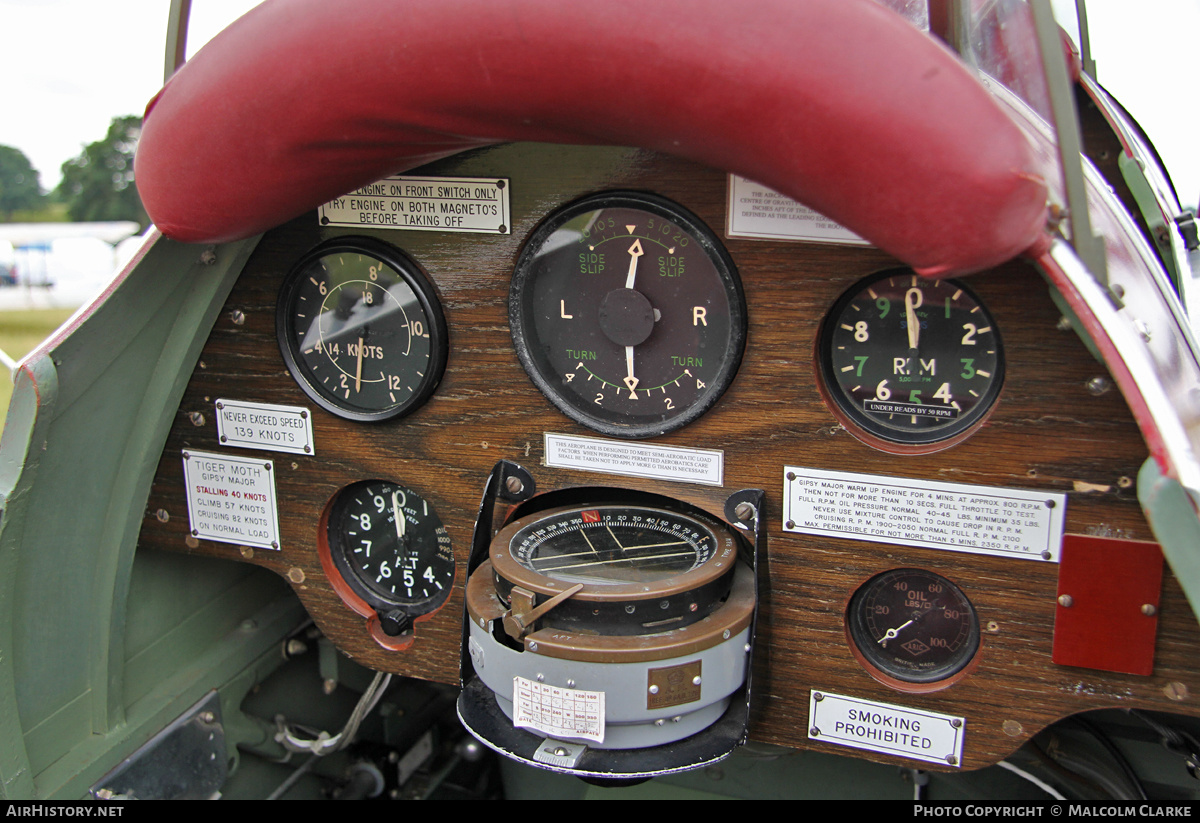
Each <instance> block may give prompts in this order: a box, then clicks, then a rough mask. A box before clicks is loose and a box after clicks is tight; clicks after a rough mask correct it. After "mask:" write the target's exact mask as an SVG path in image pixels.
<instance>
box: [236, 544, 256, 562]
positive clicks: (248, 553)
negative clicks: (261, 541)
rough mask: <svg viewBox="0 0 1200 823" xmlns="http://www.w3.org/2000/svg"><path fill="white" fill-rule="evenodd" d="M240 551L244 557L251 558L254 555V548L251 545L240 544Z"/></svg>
mask: <svg viewBox="0 0 1200 823" xmlns="http://www.w3.org/2000/svg"><path fill="white" fill-rule="evenodd" d="M238 551H239V552H240V553H241V555H242V557H244V558H246V559H247V560H249V559H250V558H251V557H254V549H252V548H251V547H250V546H238Z"/></svg>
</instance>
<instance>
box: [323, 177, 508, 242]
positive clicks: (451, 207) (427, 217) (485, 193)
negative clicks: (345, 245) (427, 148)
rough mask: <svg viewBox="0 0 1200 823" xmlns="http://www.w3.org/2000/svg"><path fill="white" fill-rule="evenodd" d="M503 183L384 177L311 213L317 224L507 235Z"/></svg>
mask: <svg viewBox="0 0 1200 823" xmlns="http://www.w3.org/2000/svg"><path fill="white" fill-rule="evenodd" d="M508 182H509V181H508V180H507V179H505V178H496V177H406V176H404V175H396V176H395V177H385V178H384V179H383V180H380V181H379V182H377V183H371V184H369V185H366V186H363V187H362V188H359V189H355V190H354V191H352V192H350V193H349V194H347V195H345V196H343V197H338V198H335V199H333V200H330V201H329V202H328V203H326V204H325V205H323V206H321V207H320V208H319V209H318V214H317V217H318V219H319V220H320V222H321V225H322V226H346V227H350V228H358V229H361V228H374V229H415V230H417V231H452V232H469V233H473V234H509V233H510V232H511V230H512V228H511V227H512V220H511V219H510V214H511V211H510V209H509V197H508V192H509V185H508Z"/></svg>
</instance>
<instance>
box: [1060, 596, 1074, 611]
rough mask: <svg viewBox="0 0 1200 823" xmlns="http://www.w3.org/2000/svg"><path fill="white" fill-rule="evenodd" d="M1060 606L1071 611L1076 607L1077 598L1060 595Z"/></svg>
mask: <svg viewBox="0 0 1200 823" xmlns="http://www.w3.org/2000/svg"><path fill="white" fill-rule="evenodd" d="M1058 605H1060V606H1062V607H1063V608H1064V609H1069V608H1071V607H1072V606H1074V605H1075V598H1074V597H1071V595H1069V594H1060V595H1059V596H1058Z"/></svg>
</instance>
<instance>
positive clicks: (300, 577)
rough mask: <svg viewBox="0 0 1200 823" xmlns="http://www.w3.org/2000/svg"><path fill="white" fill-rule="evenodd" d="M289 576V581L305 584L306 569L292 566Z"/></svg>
mask: <svg viewBox="0 0 1200 823" xmlns="http://www.w3.org/2000/svg"><path fill="white" fill-rule="evenodd" d="M287 576H288V580H290V581H292V582H293V583H303V582H304V569H300V568H297V567H296V566H292V567H291V568H290V569H288V574H287Z"/></svg>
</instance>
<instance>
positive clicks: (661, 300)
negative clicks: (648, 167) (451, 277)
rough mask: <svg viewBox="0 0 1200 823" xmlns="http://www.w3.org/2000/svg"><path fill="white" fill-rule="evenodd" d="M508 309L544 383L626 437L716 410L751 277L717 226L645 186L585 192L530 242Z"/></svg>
mask: <svg viewBox="0 0 1200 823" xmlns="http://www.w3.org/2000/svg"><path fill="white" fill-rule="evenodd" d="M509 317H510V322H511V326H512V332H513V342H514V345H515V347H516V350H517V354H518V356H519V357H520V359H521V363H522V365H523V366H524V367H525V370H526V371H527V372H528V373H529V376H530V377H531V378H532V380H533V382H534V383H535V385H537V387H538V388H539V389H540V390H541V391H542V393H543V394H545V395H546V397H547V398H548V399H549V400H550V401H551V402H552V403H554V405H555V406H557V407H558V408H559V410H561V411H562V412H563V413H565V414H566V415H568V416H569V417H571V418H573V419H574V420H577V421H578V422H580V423H583V424H584V425H586V426H588V427H589V428H592V429H594V430H596V431H599V432H602V433H604V434H609V435H612V436H615V437H625V438H640V437H653V436H656V435H659V434H663V433H665V432H668V431H672V430H674V429H677V428H679V427H681V426H684V425H686V424H687V423H689V422H691V421H693V420H695V419H696V418H697V417H699V416H700V415H701V414H703V413H704V412H705V411H707V410H708V409H709V408H711V407H712V405H713V404H714V403H716V402H717V400H718V399H719V398H720V396H721V394H722V393H723V392H724V391H725V389H726V388H727V387H728V386H729V384H730V383H731V382H732V380H733V377H734V375H735V374H736V372H737V368H738V365H739V363H740V361H741V356H742V350H743V347H744V343H745V338H746V309H745V300H744V298H743V295H742V289H741V284H740V282H739V280H738V278H737V273H736V271H735V269H734V266H733V262H732V260H731V259H730V258H729V255H728V254H727V253H726V252H725V250H724V249H723V248H722V247H721V245H720V243H719V242H718V240H717V238H716V236H715V235H713V233H712V232H711V231H709V229H708V228H707V227H706V226H705V225H704V224H703V223H702V222H701V221H700V220H699V218H697V217H696V216H695V215H693V214H691V213H690V212H688V211H687V210H685V209H683V208H682V207H680V206H678V205H676V204H674V203H672V202H670V201H668V200H665V199H663V198H660V197H654V196H651V195H646V194H639V193H620V192H614V193H609V194H603V195H596V196H592V197H588V198H584V199H583V200H580V201H577V202H575V203H573V204H571V205H568V206H566V207H564V208H563V209H561V210H560V211H558V212H556V213H555V214H553V215H551V216H550V217H549V218H548V219H547V220H546V221H545V222H543V223H542V224H541V225H540V226H539V227H538V228H537V230H536V231H535V232H534V233H533V235H532V236H531V237H530V239H529V241H528V242H527V243H526V245H525V248H524V249H523V251H522V252H521V256H520V259H519V261H518V264H517V268H516V272H515V273H514V275H513V285H512V292H511V295H510V298H509Z"/></svg>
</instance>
